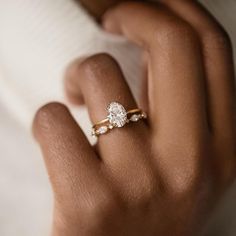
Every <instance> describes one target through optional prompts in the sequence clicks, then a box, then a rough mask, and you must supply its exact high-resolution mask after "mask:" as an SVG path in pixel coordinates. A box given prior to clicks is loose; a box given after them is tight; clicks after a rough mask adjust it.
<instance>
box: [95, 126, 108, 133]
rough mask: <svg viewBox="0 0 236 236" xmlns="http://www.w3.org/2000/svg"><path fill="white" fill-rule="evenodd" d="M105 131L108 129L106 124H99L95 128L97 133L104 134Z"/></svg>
mask: <svg viewBox="0 0 236 236" xmlns="http://www.w3.org/2000/svg"><path fill="white" fill-rule="evenodd" d="M107 131H108V127H107V126H101V127H100V128H99V129H98V130H97V132H98V133H99V134H105V133H106V132H107Z"/></svg>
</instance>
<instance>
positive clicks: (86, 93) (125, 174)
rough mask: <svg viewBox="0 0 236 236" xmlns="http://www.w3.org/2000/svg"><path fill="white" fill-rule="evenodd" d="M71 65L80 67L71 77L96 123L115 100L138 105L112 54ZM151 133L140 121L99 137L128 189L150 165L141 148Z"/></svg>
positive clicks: (100, 149)
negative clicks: (148, 133)
mask: <svg viewBox="0 0 236 236" xmlns="http://www.w3.org/2000/svg"><path fill="white" fill-rule="evenodd" d="M71 66H73V67H75V68H76V69H75V70H74V71H75V73H74V76H73V77H72V78H71V77H70V80H73V84H74V86H75V89H76V87H78V91H79V89H80V90H81V92H82V95H83V98H84V101H85V104H86V106H87V107H88V111H89V115H90V118H91V121H92V123H93V124H96V123H97V122H99V121H100V120H103V119H104V118H106V116H107V111H106V108H107V106H108V105H109V104H110V103H111V102H119V103H120V104H122V105H123V106H124V108H125V109H126V111H129V110H132V109H135V108H137V104H136V102H135V100H134V98H133V96H132V94H131V92H130V89H129V87H128V85H127V83H126V81H125V79H124V77H123V74H122V72H121V70H120V68H119V66H118V64H117V63H116V61H115V60H114V59H113V58H112V57H111V56H109V55H107V54H97V55H94V56H92V57H89V58H86V59H84V60H83V61H82V62H80V63H79V64H74V65H73V64H72V65H71ZM147 132H148V126H147V125H146V124H145V123H144V122H143V121H142V120H140V121H138V122H137V123H136V122H135V123H132V122H131V123H129V124H126V125H125V126H124V127H122V128H114V129H112V130H111V131H109V132H108V133H107V134H105V135H100V136H99V138H98V143H97V147H98V152H99V154H100V156H101V157H102V160H103V162H104V164H105V165H104V166H105V167H108V169H109V170H111V171H112V173H113V175H114V176H115V179H116V180H117V181H119V182H122V184H123V185H124V183H125V184H126V185H127V189H128V188H129V186H137V184H131V183H130V181H137V179H139V178H140V177H139V173H140V171H141V169H142V170H143V169H144V168H145V167H147V166H148V164H147V162H148V160H147V159H146V158H144V157H145V156H146V155H145V156H144V155H143V153H144V152H141V150H140V147H142V150H144V149H145V144H144V143H146V142H144V140H145V139H146V137H147ZM134 150H136V151H135V152H134ZM147 150H148V148H147ZM134 153H135V155H134ZM134 163H135V168H133V166H134ZM121 172H122V174H121ZM127 179H128V180H129V181H127ZM143 179H145V178H143ZM130 191H132V190H131V189H130Z"/></svg>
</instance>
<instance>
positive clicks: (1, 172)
mask: <svg viewBox="0 0 236 236" xmlns="http://www.w3.org/2000/svg"><path fill="white" fill-rule="evenodd" d="M202 2H204V4H205V5H206V6H207V7H208V8H209V9H210V10H211V11H212V13H214V15H215V16H216V17H217V18H218V19H219V20H220V21H221V22H222V24H223V25H224V26H225V28H226V29H227V30H228V32H229V33H230V35H231V38H232V41H233V43H234V47H235V46H236V0H205V1H202ZM51 206H52V199H51V191H50V187H49V184H48V180H47V174H46V171H45V169H44V165H43V162H42V159H41V154H40V152H39V150H38V147H37V146H36V145H35V143H34V141H33V140H32V138H31V136H30V135H29V133H27V132H26V131H25V129H23V128H22V127H21V126H20V125H19V124H18V122H17V121H16V120H15V119H14V118H13V117H12V115H11V114H9V113H8V112H7V110H6V109H5V108H4V104H3V103H2V102H1V101H0V236H42V235H47V232H48V230H49V225H50V212H51ZM216 215H217V216H216V217H214V219H213V220H212V223H211V226H210V230H209V231H208V233H207V235H208V236H235V235H236V186H235V187H233V188H232V189H231V191H230V193H229V194H228V196H226V199H225V200H224V202H223V203H222V206H220V207H219V209H218V210H217V214H216Z"/></svg>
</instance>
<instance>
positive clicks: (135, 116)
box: [130, 114, 141, 122]
mask: <svg viewBox="0 0 236 236" xmlns="http://www.w3.org/2000/svg"><path fill="white" fill-rule="evenodd" d="M140 118H141V117H140V115H139V114H134V115H132V116H131V117H130V120H131V121H133V122H137V121H138V120H140Z"/></svg>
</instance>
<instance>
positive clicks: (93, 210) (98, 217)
mask: <svg viewBox="0 0 236 236" xmlns="http://www.w3.org/2000/svg"><path fill="white" fill-rule="evenodd" d="M117 202H118V201H117V199H116V198H115V197H114V196H112V194H109V195H106V196H105V197H104V196H103V197H96V199H93V200H91V201H90V202H89V203H88V204H86V207H85V209H84V216H85V217H86V219H87V220H88V221H89V222H91V225H90V226H91V227H92V228H96V227H101V225H104V224H106V222H107V221H108V218H109V217H111V215H113V214H116V213H117V212H118V211H119V208H118V203H117Z"/></svg>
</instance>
